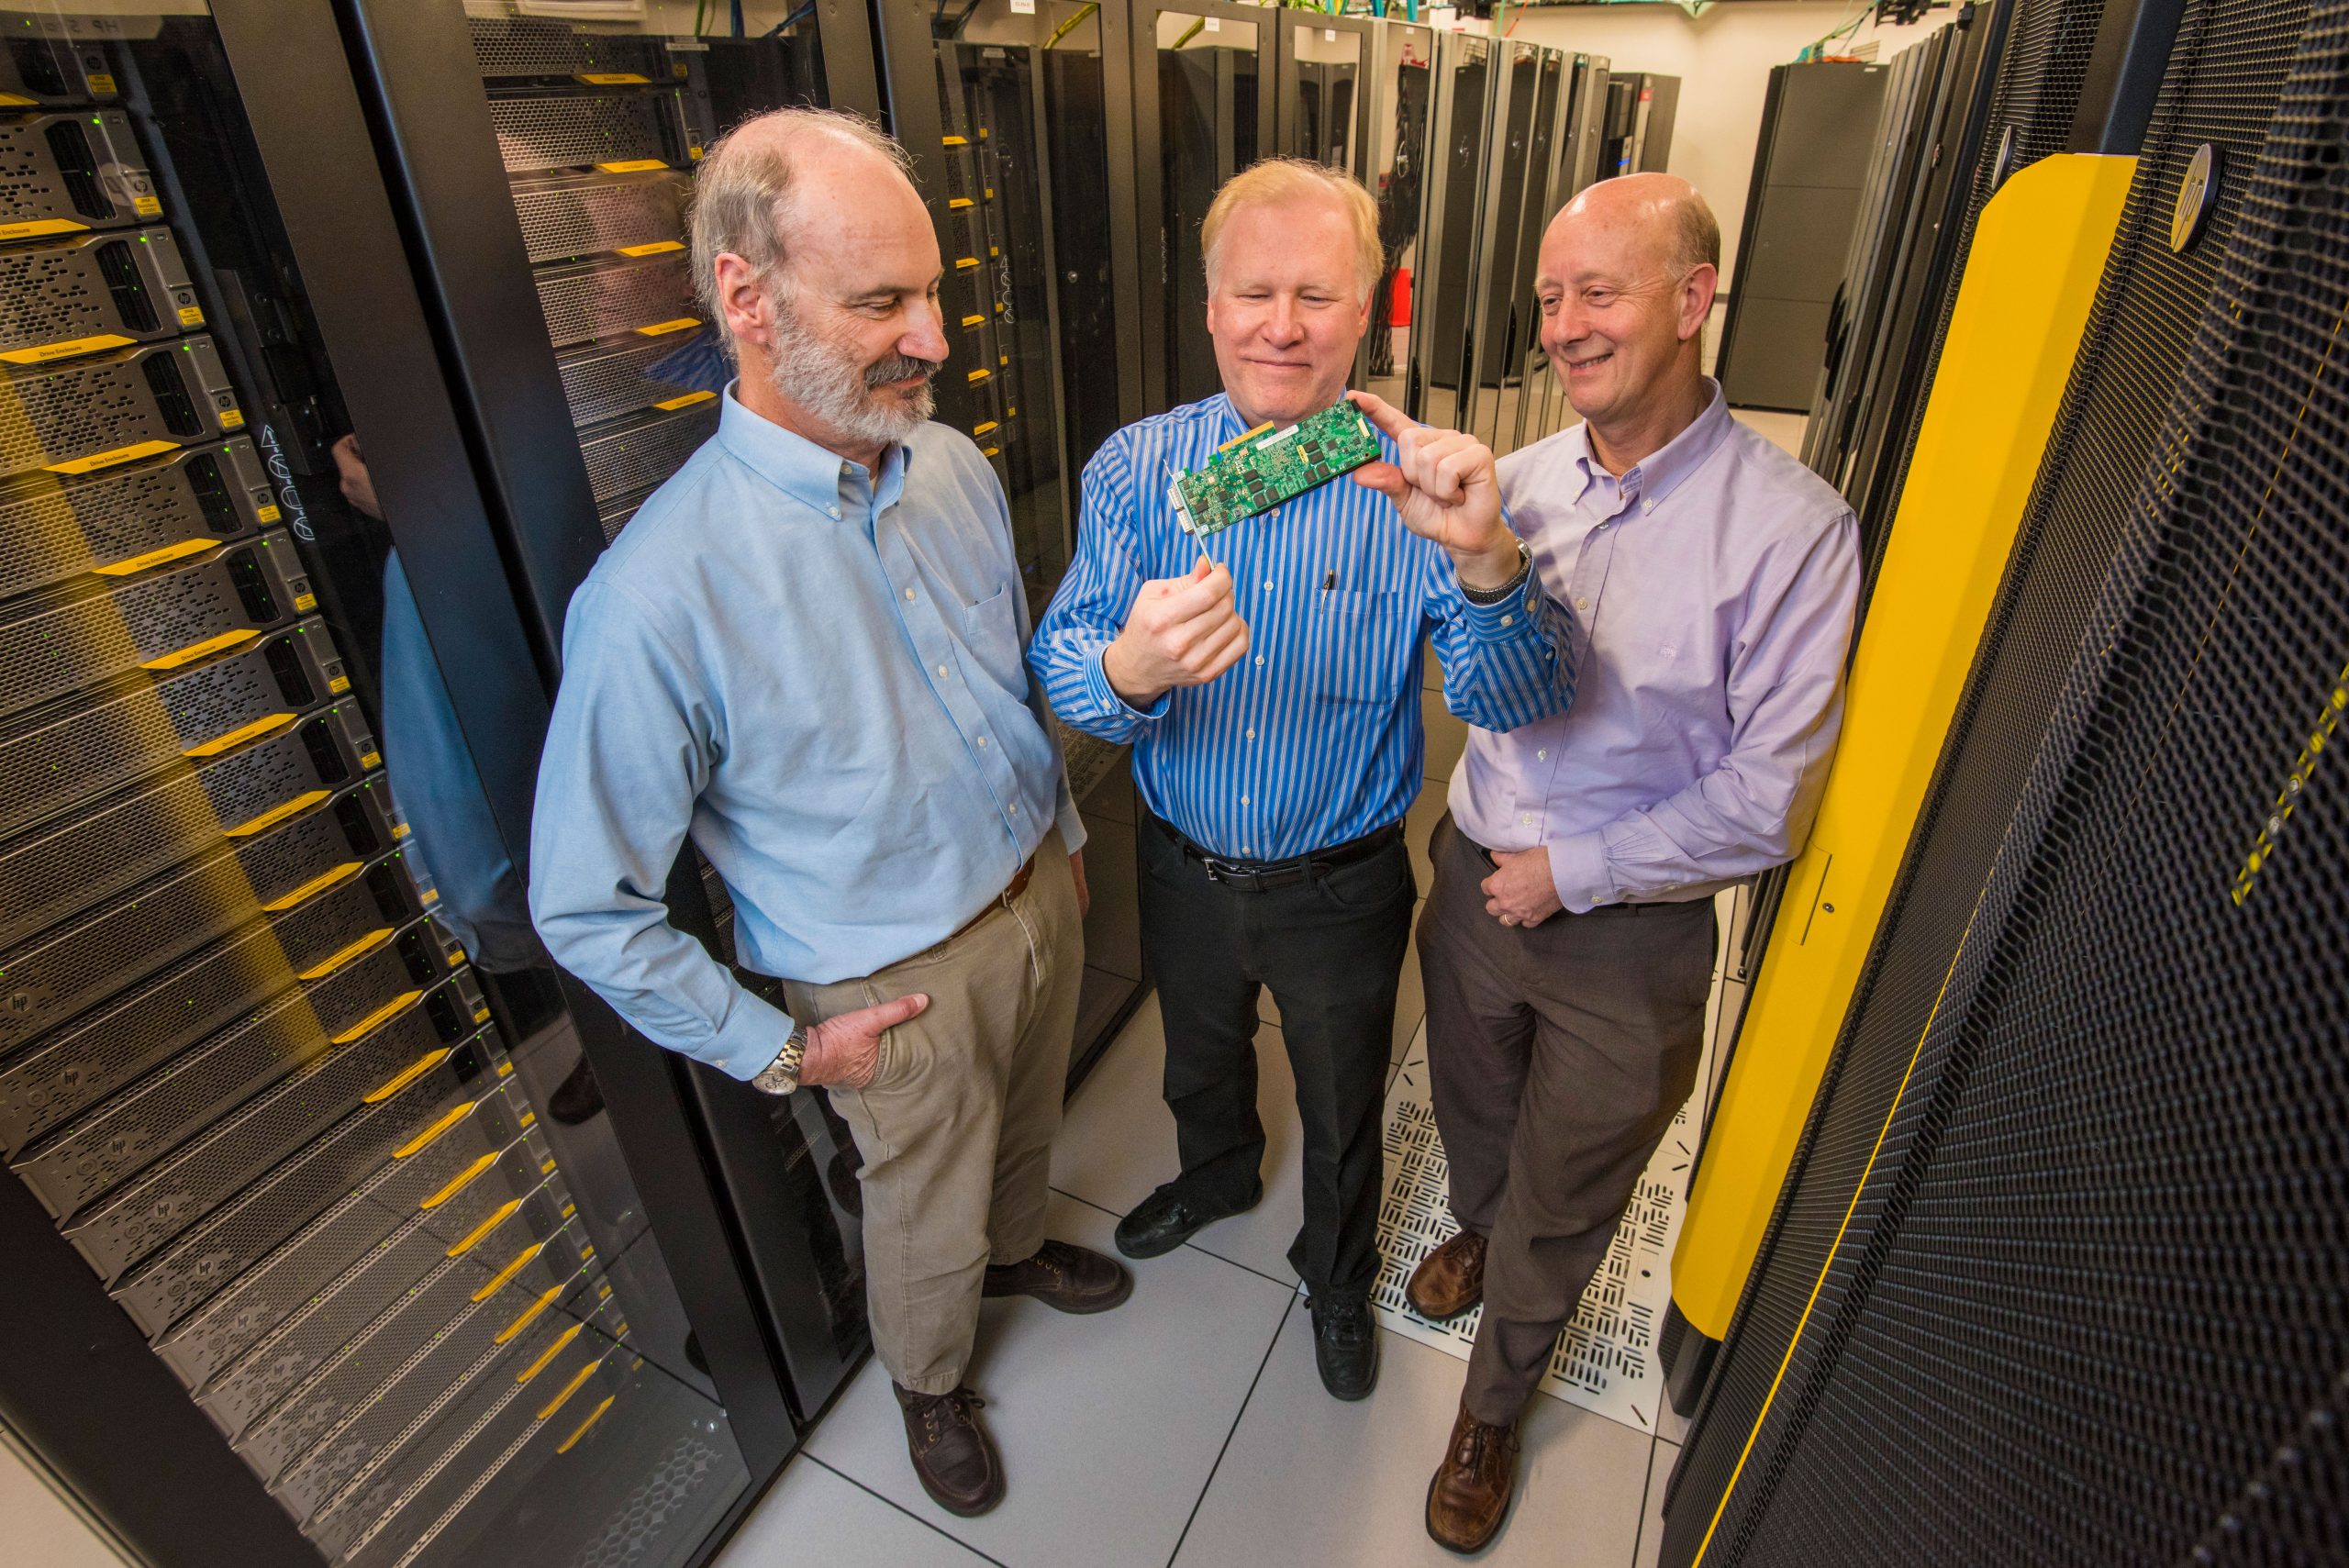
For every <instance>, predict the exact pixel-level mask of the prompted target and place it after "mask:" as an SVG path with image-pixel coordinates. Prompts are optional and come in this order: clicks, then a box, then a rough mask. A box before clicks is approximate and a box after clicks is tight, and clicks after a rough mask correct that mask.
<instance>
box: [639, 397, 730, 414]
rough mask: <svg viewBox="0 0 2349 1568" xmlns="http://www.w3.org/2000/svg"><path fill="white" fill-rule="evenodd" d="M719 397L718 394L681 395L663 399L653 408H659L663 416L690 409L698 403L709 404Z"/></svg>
mask: <svg viewBox="0 0 2349 1568" xmlns="http://www.w3.org/2000/svg"><path fill="white" fill-rule="evenodd" d="M717 395H718V394H716V393H714V392H685V393H680V394H678V395H676V396H674V397H668V398H663V399H662V401H660V402H658V403H656V404H654V405H653V406H654V407H655V408H658V409H659V410H661V412H662V413H663V414H668V413H674V411H675V410H677V409H680V408H690V407H692V406H694V405H695V404H696V403H707V402H708V401H709V400H710V399H712V398H714V397H716V396H717Z"/></svg>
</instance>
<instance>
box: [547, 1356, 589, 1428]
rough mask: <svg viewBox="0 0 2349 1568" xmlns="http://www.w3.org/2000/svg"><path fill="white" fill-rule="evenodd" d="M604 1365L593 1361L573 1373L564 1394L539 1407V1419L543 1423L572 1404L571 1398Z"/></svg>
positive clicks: (563, 1388)
mask: <svg viewBox="0 0 2349 1568" xmlns="http://www.w3.org/2000/svg"><path fill="white" fill-rule="evenodd" d="M603 1364H604V1363H603V1362H600V1361H592V1362H588V1363H587V1364H586V1365H585V1366H583V1367H581V1368H580V1369H579V1370H578V1371H577V1372H575V1373H572V1375H571V1381H570V1382H569V1383H566V1384H564V1385H562V1393H560V1394H558V1395H556V1396H554V1397H553V1398H551V1399H550V1400H548V1401H547V1402H546V1403H545V1404H544V1405H541V1406H540V1407H539V1414H538V1419H540V1420H541V1421H543V1420H545V1419H547V1418H549V1417H550V1416H552V1415H553V1414H554V1413H555V1412H556V1411H557V1410H560V1409H562V1407H563V1406H564V1405H566V1404H568V1403H570V1400H571V1396H573V1395H574V1394H576V1393H578V1392H579V1389H580V1385H583V1384H584V1383H585V1382H586V1381H587V1380H588V1379H589V1378H591V1377H593V1376H595V1375H596V1368H597V1367H599V1366H601V1365H603Z"/></svg>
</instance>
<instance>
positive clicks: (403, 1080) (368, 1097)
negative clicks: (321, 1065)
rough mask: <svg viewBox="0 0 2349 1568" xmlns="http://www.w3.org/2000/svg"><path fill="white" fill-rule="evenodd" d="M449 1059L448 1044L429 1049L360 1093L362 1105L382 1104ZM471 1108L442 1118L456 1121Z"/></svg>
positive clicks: (426, 1140)
mask: <svg viewBox="0 0 2349 1568" xmlns="http://www.w3.org/2000/svg"><path fill="white" fill-rule="evenodd" d="M448 1060H449V1051H448V1048H447V1047H446V1046H442V1047H440V1048H438V1049H436V1050H432V1051H426V1052H425V1053H424V1054H423V1055H421V1056H419V1057H417V1059H416V1060H415V1061H413V1062H409V1063H408V1064H407V1065H406V1066H405V1067H403V1068H401V1069H400V1070H399V1071H398V1072H396V1073H393V1074H392V1075H391V1076H390V1077H388V1078H386V1079H384V1081H383V1082H382V1083H380V1084H376V1085H375V1086H374V1087H373V1088H372V1089H370V1090H368V1091H367V1092H366V1093H365V1094H363V1095H360V1096H359V1103H360V1104H361V1105H362V1106H379V1105H382V1104H383V1103H384V1101H385V1100H388V1099H390V1098H391V1097H392V1096H393V1095H396V1094H398V1093H399V1092H400V1091H401V1090H402V1089H405V1088H406V1087H407V1086H408V1085H409V1084H413V1083H415V1082H416V1081H417V1079H418V1078H421V1077H423V1076H424V1075H425V1074H426V1073H429V1072H431V1071H432V1070H433V1069H434V1068H435V1067H438V1066H440V1063H442V1062H446V1061H448ZM471 1109H473V1107H472V1106H459V1107H458V1108H457V1109H455V1110H453V1111H451V1112H450V1113H449V1115H448V1116H446V1117H444V1118H441V1119H442V1121H443V1122H444V1123H445V1122H450V1121H454V1120H455V1119H457V1118H459V1117H462V1116H463V1115H464V1114H465V1113H466V1112H467V1111H469V1110H471ZM438 1130H439V1129H437V1128H436V1129H434V1131H433V1132H428V1133H426V1134H425V1135H424V1136H423V1138H422V1139H421V1140H419V1141H418V1143H417V1148H422V1147H423V1146H424V1144H426V1143H429V1142H431V1141H432V1139H433V1136H434V1133H435V1132H437V1131H438ZM400 1152H401V1153H402V1154H406V1152H407V1151H406V1150H402V1151H400Z"/></svg>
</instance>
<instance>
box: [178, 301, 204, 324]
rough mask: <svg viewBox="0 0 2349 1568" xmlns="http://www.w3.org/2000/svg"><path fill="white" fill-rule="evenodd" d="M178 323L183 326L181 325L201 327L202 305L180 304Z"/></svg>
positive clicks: (202, 319)
mask: <svg viewBox="0 0 2349 1568" xmlns="http://www.w3.org/2000/svg"><path fill="white" fill-rule="evenodd" d="M180 325H181V326H183V327H201V326H203V325H204V307H203V306H200V305H183V306H180Z"/></svg>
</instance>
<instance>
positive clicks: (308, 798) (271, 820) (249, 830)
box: [221, 789, 327, 839]
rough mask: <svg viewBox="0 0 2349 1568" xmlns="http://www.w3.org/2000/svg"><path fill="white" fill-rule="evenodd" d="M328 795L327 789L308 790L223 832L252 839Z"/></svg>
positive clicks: (234, 836)
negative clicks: (264, 829) (263, 830)
mask: <svg viewBox="0 0 2349 1568" xmlns="http://www.w3.org/2000/svg"><path fill="white" fill-rule="evenodd" d="M326 797H327V792H326V791H325V790H322V789H313V790H306V791H304V792H303V793H302V794H300V795H295V797H294V798H293V799H291V800H289V801H287V802H285V803H284V805H283V806H271V807H270V808H269V809H268V810H267V811H264V812H262V814H261V815H260V816H259V817H254V818H253V819H252V820H251V821H250V822H240V823H239V824H238V825H237V826H236V827H234V828H222V829H221V832H223V833H225V834H227V835H228V837H229V838H231V839H250V838H251V837H252V836H253V835H254V834H256V833H258V832H260V831H262V829H263V828H274V827H276V826H277V825H278V824H279V823H280V822H283V821H284V820H285V819H286V818H287V817H295V816H299V815H300V814H301V813H303V812H305V811H307V810H309V809H310V807H312V806H316V805H317V803H318V802H320V801H322V800H324V799H325V798H326Z"/></svg>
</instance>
